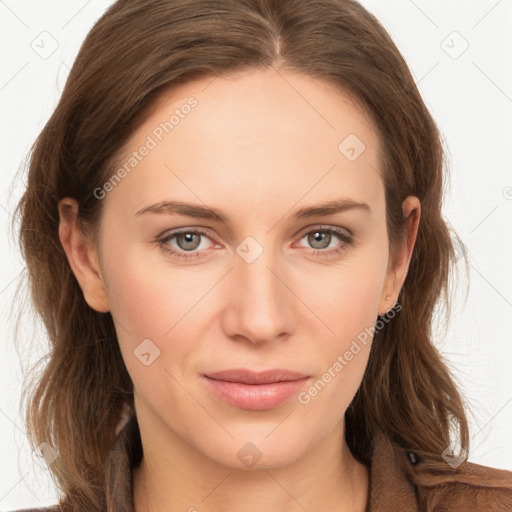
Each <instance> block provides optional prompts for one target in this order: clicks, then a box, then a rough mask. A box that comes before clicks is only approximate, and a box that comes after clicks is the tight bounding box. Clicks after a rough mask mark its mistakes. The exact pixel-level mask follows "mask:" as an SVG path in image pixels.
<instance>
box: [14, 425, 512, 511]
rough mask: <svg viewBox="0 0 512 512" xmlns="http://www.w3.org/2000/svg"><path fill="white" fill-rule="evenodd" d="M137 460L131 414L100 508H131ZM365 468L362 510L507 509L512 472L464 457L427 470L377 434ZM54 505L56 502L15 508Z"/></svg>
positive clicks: (137, 434) (112, 460) (111, 456)
mask: <svg viewBox="0 0 512 512" xmlns="http://www.w3.org/2000/svg"><path fill="white" fill-rule="evenodd" d="M141 459H142V445H141V441H140V432H139V426H138V423H137V420H136V417H135V416H134V415H132V416H131V417H130V418H129V419H127V421H126V422H125V424H124V426H123V427H122V429H121V430H120V432H119V434H118V435H117V437H116V438H115V441H114V443H113V445H112V448H111V450H110V453H109V456H108V462H107V469H106V495H107V503H106V504H105V508H104V510H103V511H101V512H134V507H133V495H132V484H133V480H132V470H133V468H134V467H136V466H138V465H139V464H140V461H141ZM369 469H370V485H369V493H368V503H367V508H366V512H476V511H478V512H480V511H481V512H512V471H507V470H503V469H496V468H491V467H488V466H483V465H480V464H475V463H472V462H468V461H466V462H463V463H462V464H461V465H460V466H458V467H457V468H455V469H452V468H451V467H450V466H449V465H448V463H447V469H446V471H445V472H432V471H428V470H426V468H424V467H422V463H421V460H420V459H419V458H418V457H417V456H416V455H415V454H414V453H412V452H408V451H407V450H405V449H403V448H401V447H400V446H397V445H396V444H395V443H393V442H391V440H390V439H389V438H387V437H386V436H384V435H383V434H382V433H379V434H378V435H377V436H376V438H375V446H374V452H373V456H372V460H371V463H370V466H369ZM59 510H60V509H59V506H58V505H55V506H52V507H44V508H32V509H24V510H18V511H16V512H59ZM84 512H93V511H84ZM98 512H100V511H98ZM310 512H316V511H313V510H311V511H310Z"/></svg>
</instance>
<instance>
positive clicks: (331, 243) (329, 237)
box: [155, 226, 353, 259]
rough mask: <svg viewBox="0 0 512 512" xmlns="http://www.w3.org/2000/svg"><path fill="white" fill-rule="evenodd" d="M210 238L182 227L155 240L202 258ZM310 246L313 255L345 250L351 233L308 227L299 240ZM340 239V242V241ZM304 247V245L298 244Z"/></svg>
mask: <svg viewBox="0 0 512 512" xmlns="http://www.w3.org/2000/svg"><path fill="white" fill-rule="evenodd" d="M204 239H207V240H210V241H211V239H210V237H209V236H208V233H207V232H206V231H204V230H202V229H198V228H194V229H190V228H187V229H182V230H180V231H172V232H170V233H169V232H167V233H164V234H163V235H161V236H160V237H158V238H157V239H156V240H155V242H156V243H157V244H158V245H159V246H160V247H161V248H162V249H163V250H164V251H166V252H167V253H169V254H170V255H172V256H173V257H176V258H178V259H191V258H195V259H197V258H202V257H204V256H205V255H204V253H205V251H206V249H208V248H209V247H208V244H206V247H205V244H203V243H202V242H203V240H204ZM303 239H306V242H307V243H308V244H310V246H311V247H312V249H313V251H312V253H313V255H314V256H320V257H322V256H330V255H332V254H335V253H339V252H341V251H344V250H346V247H347V245H349V244H351V243H352V241H353V235H350V234H348V233H347V232H345V231H343V230H341V229H340V228H335V227H332V226H331V227H318V228H316V229H310V230H309V231H306V232H305V233H303V234H302V236H301V237H300V240H301V241H302V240H303ZM340 241H341V242H342V243H340ZM299 247H304V245H299Z"/></svg>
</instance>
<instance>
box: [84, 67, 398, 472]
mask: <svg viewBox="0 0 512 512" xmlns="http://www.w3.org/2000/svg"><path fill="white" fill-rule="evenodd" d="M191 97H193V99H191ZM378 143H379V142H378V139H377V134H376V132H375V131H374V130H373V129H372V126H371V125H370V124H369V123H368V121H367V120H366V118H365V117H364V116H363V114H362V112H361V111H360V110H358V109H357V107H356V106H355V105H354V104H352V103H351V102H350V101H349V98H348V97H347V96H345V95H342V94H341V93H340V92H337V91H335V90H334V89H333V88H332V87H330V86H328V85H327V84H325V83H322V82H319V81H316V80H313V79H311V78H308V77H305V76H303V75H298V74H293V73H284V72H283V73H280V74H278V73H277V72H275V71H274V70H268V71H253V72H244V73H240V74H239V75H236V76H234V77H232V78H226V77H223V76H219V77H217V78H215V79H212V78H208V79H201V80H198V81H195V82H192V83H189V84H184V85H181V86H179V87H177V88H175V89H174V90H173V91H172V92H170V93H166V95H165V96H164V97H162V98H161V101H160V103H159V106H158V108H157V109H156V110H155V111H154V112H153V113H152V114H151V115H150V117H149V118H147V120H145V122H144V123H143V124H142V125H141V126H140V127H139V128H138V130H137V131H136V132H135V134H134V135H133V137H132V138H131V139H130V141H129V143H128V144H127V145H126V147H125V148H124V151H123V154H122V156H121V158H120V164H119V166H118V168H122V167H123V166H124V172H122V171H120V172H117V174H116V176H115V177H113V178H112V179H111V180H109V182H108V183H107V184H105V185H104V186H103V187H102V188H101V190H96V191H95V194H96V195H97V197H99V199H98V200H100V201H103V208H104V212H103V218H102V223H101V226H100V232H99V234H100V238H99V246H98V257H99V260H97V263H98V264H99V267H98V269H99V271H100V275H101V279H102V280H103V284H104V287H105V288H104V290H105V298H104V301H105V309H108V310H110V311H111V313H112V315H113V318H114V320H115V325H116V329H117V334H118V338H119V343H120V347H121V350H122V354H123V358H124V361H125V363H126V367H127V369H128V371H129V373H130V376H131V378H132V380H133V384H134V389H135V391H134V392H135V406H136V410H137V415H138V418H139V423H140V425H141V429H143V431H145V432H148V431H151V432H152V435H153V436H154V438H155V439H160V440H161V439H163V438H164V436H165V438H166V439H172V440H173V443H174V446H180V447H181V448H182V449H184V450H188V452H189V453H194V454H196V455H198V456H205V457H207V458H209V459H211V460H214V461H217V462H219V463H221V464H225V465H227V466H230V467H240V468H243V467H246V466H249V464H251V465H252V464H255V465H256V466H260V467H264V466H265V467H272V466H278V465H284V464H287V463H290V462H292V461H293V460H296V459H298V458H299V457H301V456H303V455H305V454H306V453H307V452H308V451H310V450H311V449H312V448H314V447H316V446H320V443H323V442H326V441H327V440H328V439H331V440H332V439H334V438H336V439H341V437H340V436H341V434H342V432H343V425H344V423H343V422H344V413H345V410H346V409H347V407H348V405H349V403H350V402H351V400H352V398H353V397H354V394H355V392H356V390H357V388H358V386H359V384H360V382H361V380H362V377H363V372H364V370H365V366H366V363H367V359H368V354H369V350H370V346H371V335H369V333H372V332H373V331H371V329H372V327H373V326H374V325H375V322H376V320H377V315H378V314H379V313H384V312H385V311H387V310H388V309H389V308H391V306H392V305H393V303H394V302H395V301H396V299H397V296H398V292H399V289H400V286H401V284H402V282H403V278H405V271H406V270H405V267H406V263H404V264H403V265H402V266H401V267H400V268H395V269H392V268H390V266H389V263H390V261H389V245H388V238H387V232H386V220H385V219H386V216H385V202H384V186H383V183H382V180H381V177H380V175H379V172H378V170H379V169H380V164H379V160H378V158H377V150H378ZM144 148H145V149H144ZM342 201H348V202H349V203H347V204H348V207H346V208H338V207H337V206H340V205H341V204H342ZM165 202H176V203H180V204H182V205H181V206H179V207H175V208H173V207H168V208H166V207H162V208H160V209H158V208H157V207H155V206H154V205H160V204H161V203H165ZM328 203H332V204H331V206H332V205H334V207H332V208H331V207H328V208H325V206H326V205H327V204H328ZM351 203H352V204H351ZM355 203H357V204H359V206H357V207H356V206H354V204H355ZM185 204H186V205H187V206H185ZM336 205H337V206H336ZM320 207H324V208H320ZM317 208H318V209H319V210H318V211H317V212H315V211H314V209H317ZM210 210H211V211H210ZM212 211H213V212H214V213H212ZM329 230H332V231H329ZM178 231H179V232H180V233H181V234H177V233H178ZM165 237H167V238H166V239H164V238H165ZM159 240H160V241H159ZM91 290H92V289H91ZM388 294H389V295H390V298H389V300H388V301H387V302H385V296H386V295H388ZM96 296H97V298H98V301H97V302H96V304H95V307H96V308H98V309H100V308H99V307H98V304H99V303H100V302H101V301H102V300H103V299H101V298H100V297H101V294H97V295H96ZM365 333H366V335H365ZM363 340H364V341H363ZM229 369H247V370H252V371H253V372H261V371H264V370H269V369H284V370H288V371H292V372H297V373H299V374H301V375H305V376H306V377H307V378H306V379H303V380H300V381H299V382H295V383H290V382H289V383H288V384H274V385H273V386H272V385H269V384H267V385H265V386H263V385H255V384H252V385H251V384H245V385H240V384H238V385H237V384H226V383H222V380H217V383H216V385H213V384H214V382H212V379H210V378H208V377H206V376H205V375H211V374H213V373H214V372H220V371H223V370H229ZM276 379H277V380H279V379H278V378H277V377H276ZM276 379H274V380H276ZM319 382H320V383H319ZM315 384H316V386H315ZM223 393H226V394H225V395H223ZM149 442H150V441H148V443H149ZM154 449H158V448H157V447H154ZM249 460H250V461H252V462H250V463H249V462H248V461H249Z"/></svg>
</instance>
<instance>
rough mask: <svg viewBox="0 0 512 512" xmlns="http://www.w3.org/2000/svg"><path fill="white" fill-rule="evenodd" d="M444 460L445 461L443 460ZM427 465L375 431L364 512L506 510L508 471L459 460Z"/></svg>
mask: <svg viewBox="0 0 512 512" xmlns="http://www.w3.org/2000/svg"><path fill="white" fill-rule="evenodd" d="M445 460H446V459H445ZM453 462H456V464H454V463H452V464H449V463H448V462H447V463H446V465H445V466H439V465H437V467H435V466H433V465H429V463H428V462H426V461H423V460H422V459H421V458H420V457H419V456H418V455H417V454H415V453H413V452H411V451H408V450H406V449H405V448H403V447H401V446H399V445H398V444H396V443H394V442H392V441H391V440H390V439H389V438H388V437H387V436H385V435H383V434H382V433H378V434H377V436H376V442H375V449H374V454H373V457H372V461H371V476H370V482H371V485H370V500H369V504H370V506H369V508H368V510H369V511H370V512H382V511H388V510H393V511H394V512H410V511H411V510H421V511H422V512H446V511H450V512H481V511H484V512H512V471H507V470H505V469H497V468H492V467H489V466H483V465H480V464H476V463H474V462H469V461H464V462H462V463H459V462H458V461H455V460H453Z"/></svg>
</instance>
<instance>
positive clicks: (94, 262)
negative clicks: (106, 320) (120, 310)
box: [58, 197, 109, 313]
mask: <svg viewBox="0 0 512 512" xmlns="http://www.w3.org/2000/svg"><path fill="white" fill-rule="evenodd" d="M58 207H59V216H60V223H59V239H60V242H61V244H62V246H63V247H64V251H65V252H66V256H67V258H68V261H69V265H70V266H71V270H72V271H73V274H74V275H75V277H76V279H77V281H78V283H79V285H80V288H82V292H83V294H84V298H85V300H86V302H87V304H89V306H90V307H91V308H92V309H94V310H96V311H98V312H100V313H105V312H107V311H109V308H108V301H107V295H106V292H105V287H104V282H103V278H102V275H101V270H100V265H99V258H98V254H97V251H96V248H95V247H94V245H93V244H92V242H91V241H90V240H89V239H88V238H87V237H86V236H85V234H84V233H83V231H82V229H81V228H80V226H79V224H78V221H77V217H78V203H77V201H76V200H75V199H72V198H69V197H65V198H64V199H62V200H61V201H59V205H58Z"/></svg>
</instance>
